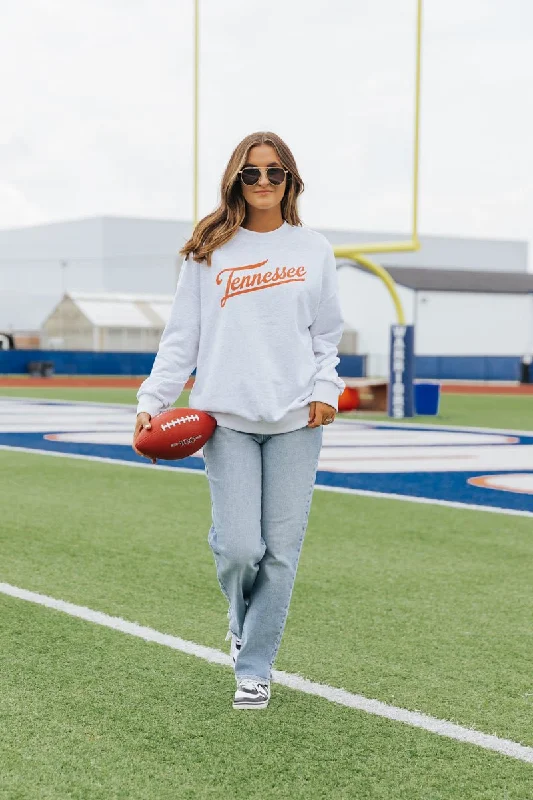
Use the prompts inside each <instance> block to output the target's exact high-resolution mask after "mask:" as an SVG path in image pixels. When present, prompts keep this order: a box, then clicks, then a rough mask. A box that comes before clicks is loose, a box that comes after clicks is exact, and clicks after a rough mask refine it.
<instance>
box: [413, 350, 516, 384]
mask: <svg viewBox="0 0 533 800" xmlns="http://www.w3.org/2000/svg"><path fill="white" fill-rule="evenodd" d="M415 373H416V377H417V378H433V379H439V378H440V379H445V380H446V379H448V380H473V381H519V380H520V358H519V357H518V356H417V357H416V363H415Z"/></svg>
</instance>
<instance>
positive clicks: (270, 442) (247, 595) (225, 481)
mask: <svg viewBox="0 0 533 800" xmlns="http://www.w3.org/2000/svg"><path fill="white" fill-rule="evenodd" d="M322 433H323V427H322V426H321V425H320V426H318V427H317V428H309V427H307V426H306V427H303V428H298V429H297V430H294V431H289V432H287V433H277V434H263V433H244V432H242V431H236V430H233V429H232V428H226V427H223V426H221V425H217V427H216V428H215V431H214V433H213V435H212V436H211V438H210V439H209V440H208V441H207V442H206V444H205V445H204V447H203V454H204V461H205V471H206V475H207V478H208V481H209V487H210V492H211V507H212V525H211V528H210V530H209V534H208V542H209V546H210V548H211V550H212V552H213V555H214V557H215V564H216V570H217V577H218V582H219V584H220V588H221V590H222V593H223V594H224V596H225V597H226V599H227V601H228V603H229V609H228V619H229V629H230V631H232V633H234V634H235V635H236V636H237V637H238V638H239V639H241V641H242V645H241V649H240V651H239V653H238V655H237V660H236V664H235V677H236V678H237V680H241V679H242V678H252V679H254V680H261V681H267V680H271V676H272V664H273V663H274V659H275V658H276V655H277V652H278V649H279V645H280V641H281V636H282V633H283V629H284V627H285V621H286V619H287V614H288V611H289V603H290V599H291V595H292V589H293V586H294V579H295V577H296V569H297V566H298V561H299V558H300V551H301V547H302V543H303V539H304V536H305V531H306V529H307V520H308V516H309V511H310V508H311V500H312V495H313V488H314V484H315V478H316V471H317V467H318V458H319V455H320V449H321V446H322Z"/></svg>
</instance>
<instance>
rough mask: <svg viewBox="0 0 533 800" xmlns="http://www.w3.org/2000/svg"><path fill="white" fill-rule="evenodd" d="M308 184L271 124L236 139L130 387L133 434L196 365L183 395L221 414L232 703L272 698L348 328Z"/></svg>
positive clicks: (216, 520)
mask: <svg viewBox="0 0 533 800" xmlns="http://www.w3.org/2000/svg"><path fill="white" fill-rule="evenodd" d="M303 189H304V184H303V182H302V179H301V178H300V175H299V173H298V170H297V168H296V163H295V161H294V157H293V155H292V153H291V151H290V150H289V148H288V147H287V145H286V144H285V143H284V142H283V140H282V139H280V137H279V136H277V135H276V134H274V133H271V132H258V133H253V134H250V135H249V136H247V137H245V138H244V139H243V140H242V141H241V142H240V144H239V145H237V147H236V148H235V150H234V151H233V153H232V155H231V158H230V160H229V162H228V165H227V167H226V170H225V172H224V175H223V177H222V184H221V195H220V196H221V201H220V205H219V207H218V208H217V209H216V210H215V211H214V212H213V213H212V214H209V215H208V216H206V217H204V219H202V220H200V222H199V223H198V224H197V225H196V227H195V229H194V231H193V234H192V236H191V238H190V239H189V241H188V242H187V243H186V244H185V245H184V247H183V248H182V249H181V250H180V255H182V256H184V257H185V258H184V261H183V264H182V268H181V272H180V276H179V280H178V284H177V289H176V294H175V297H174V301H173V305H172V311H171V315H170V319H169V321H168V323H167V326H166V328H165V330H164V332H163V335H162V337H161V342H160V345H159V350H158V353H157V356H156V358H155V361H154V365H153V367H152V372H151V374H150V375H149V377H148V378H147V379H146V380H145V381H144V382H143V384H142V385H141V387H140V388H139V391H138V394H137V399H138V408H137V412H138V414H137V424H136V426H135V433H134V441H135V438H136V437H137V435H138V433H139V432H140V430H141V428H143V427H145V428H150V419H151V416H153V415H155V414H158V413H159V412H161V411H163V410H165V409H167V408H170V407H171V406H172V405H173V404H174V402H175V401H176V398H177V397H179V395H180V394H181V392H182V389H183V387H184V385H185V383H186V381H187V379H188V378H189V376H190V374H191V373H192V371H193V370H194V368H195V367H196V378H195V383H194V387H193V389H192V391H191V394H190V400H189V405H190V407H191V408H197V409H202V410H203V411H206V412H207V413H208V414H211V415H212V416H213V417H214V418H215V419H216V421H217V427H216V428H215V431H214V433H213V435H212V437H211V438H210V439H209V441H208V442H207V443H206V444H205V445H204V448H203V455H204V460H205V471H206V475H207V478H208V481H209V487H210V494H211V504H212V525H211V528H210V530H209V534H208V543H209V546H210V548H211V550H212V552H213V555H214V559H215V565H216V571H217V577H218V581H219V584H220V588H221V590H222V592H223V594H224V596H225V597H226V599H227V600H228V603H229V610H228V619H229V631H228V635H227V637H226V639H228V638H229V637H231V650H230V652H231V656H232V658H233V663H234V666H235V677H236V681H237V689H236V692H235V696H234V701H233V708H239V709H240V708H266V706H267V705H268V701H269V699H270V681H271V673H272V664H273V662H274V659H275V657H276V655H277V652H278V648H279V645H280V641H281V636H282V633H283V630H284V627H285V621H286V617H287V613H288V608H289V603H290V599H291V595H292V589H293V585H294V579H295V575H296V569H297V565H298V560H299V556H300V550H301V547H302V543H303V538H304V534H305V531H306V527H307V520H308V515H309V510H310V507H311V499H312V494H313V487H314V482H315V477H316V470H317V466H318V457H319V453H320V448H321V444H322V431H323V428H322V426H323V425H329V424H331V423H332V422H333V420H334V419H335V414H336V411H337V409H338V397H339V394H341V392H342V391H343V390H344V388H345V383H344V381H342V380H341V378H339V376H338V375H337V372H336V369H335V368H336V365H337V364H338V363H339V360H340V359H339V358H338V356H337V345H338V343H339V340H340V338H341V334H342V330H343V320H342V316H341V310H340V304H339V298H338V284H337V271H336V262H335V257H334V254H333V250H332V247H331V245H330V243H329V242H328V240H327V239H326V238H325V237H324V236H322V234H320V233H318V232H317V231H314V230H312V229H310V228H308V227H306V226H303V225H302V222H301V221H300V218H299V216H298V210H297V199H298V195H300V194H301V192H302V191H303ZM134 449H135V445H134ZM136 452H139V451H136ZM140 455H142V454H140ZM154 463H155V462H154Z"/></svg>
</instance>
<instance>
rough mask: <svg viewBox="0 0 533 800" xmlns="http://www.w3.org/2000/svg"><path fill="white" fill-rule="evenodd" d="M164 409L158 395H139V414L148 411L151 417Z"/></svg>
mask: <svg viewBox="0 0 533 800" xmlns="http://www.w3.org/2000/svg"><path fill="white" fill-rule="evenodd" d="M162 410H163V405H162V404H161V403H160V402H159V400H158V399H157V397H154V396H153V395H151V394H141V396H140V397H139V402H138V405H137V414H140V413H141V411H146V412H147V413H148V414H150V416H151V417H155V415H156V414H159V412H160V411H162Z"/></svg>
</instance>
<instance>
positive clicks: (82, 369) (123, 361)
mask: <svg viewBox="0 0 533 800" xmlns="http://www.w3.org/2000/svg"><path fill="white" fill-rule="evenodd" d="M154 358H155V353H92V352H88V351H76V350H0V374H2V373H3V374H4V375H5V374H7V373H19V372H20V373H27V372H28V367H27V365H28V362H29V361H53V363H54V370H55V373H56V375H148V373H149V372H150V370H151V369H152V364H153V362H154Z"/></svg>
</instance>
